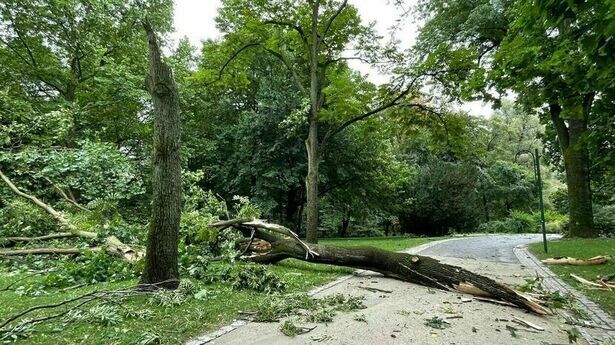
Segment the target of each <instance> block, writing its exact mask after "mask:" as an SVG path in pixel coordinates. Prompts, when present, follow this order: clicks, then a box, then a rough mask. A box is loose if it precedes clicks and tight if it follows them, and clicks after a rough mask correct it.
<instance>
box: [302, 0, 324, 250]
mask: <svg viewBox="0 0 615 345" xmlns="http://www.w3.org/2000/svg"><path fill="white" fill-rule="evenodd" d="M319 6H320V1H319V0H316V1H314V3H313V5H312V26H311V27H312V42H311V43H312V45H311V49H310V102H311V109H310V115H309V125H310V129H309V133H308V138H307V140H306V142H305V146H306V149H307V156H308V173H307V176H306V178H305V190H306V193H307V203H306V212H307V224H306V240H307V241H308V242H310V243H317V242H318V165H319V164H320V157H319V149H318V144H319V143H318V120H319V117H320V95H321V89H320V88H321V83H320V79H319V76H318V53H319V49H320V36H319V35H318V13H319Z"/></svg>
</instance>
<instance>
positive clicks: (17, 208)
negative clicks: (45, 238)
mask: <svg viewBox="0 0 615 345" xmlns="http://www.w3.org/2000/svg"><path fill="white" fill-rule="evenodd" d="M0 219H1V221H0V237H12V236H39V235H46V234H49V233H52V232H55V231H56V229H57V222H56V220H55V219H53V218H52V217H51V216H50V215H49V214H48V213H46V212H45V211H43V210H42V209H41V208H40V207H38V206H36V205H34V204H32V203H31V202H27V201H23V200H19V199H14V200H12V201H11V202H10V203H9V204H8V205H6V206H5V207H3V208H0Z"/></svg>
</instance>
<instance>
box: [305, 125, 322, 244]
mask: <svg viewBox="0 0 615 345" xmlns="http://www.w3.org/2000/svg"><path fill="white" fill-rule="evenodd" d="M306 149H307V154H308V173H307V177H306V179H305V190H306V193H307V203H306V212H307V225H306V239H307V241H308V242H310V243H317V242H318V165H319V161H318V123H317V122H316V121H313V122H312V123H311V124H310V133H309V136H308V140H307V141H306Z"/></svg>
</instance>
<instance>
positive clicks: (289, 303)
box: [255, 293, 316, 322]
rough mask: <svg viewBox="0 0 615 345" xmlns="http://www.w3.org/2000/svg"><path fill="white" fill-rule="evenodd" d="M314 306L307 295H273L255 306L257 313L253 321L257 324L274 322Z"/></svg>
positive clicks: (313, 302)
mask: <svg viewBox="0 0 615 345" xmlns="http://www.w3.org/2000/svg"><path fill="white" fill-rule="evenodd" d="M315 306H316V302H315V301H314V300H313V299H312V298H310V297H309V296H308V295H307V294H302V293H300V294H286V295H282V294H273V295H270V297H269V298H267V299H265V300H263V301H262V302H261V303H260V304H259V305H258V306H257V311H258V313H257V314H256V318H255V320H256V321H258V322H275V321H277V320H279V319H280V318H282V317H286V316H290V315H292V314H293V313H295V312H296V311H298V310H300V309H303V310H310V309H313V308H314V307H315Z"/></svg>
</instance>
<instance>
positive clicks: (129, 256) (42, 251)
mask: <svg viewBox="0 0 615 345" xmlns="http://www.w3.org/2000/svg"><path fill="white" fill-rule="evenodd" d="M0 178H1V179H2V180H3V181H4V183H6V185H7V186H8V187H9V189H10V190H11V191H12V192H13V193H15V194H17V195H18V196H20V197H22V198H24V199H26V200H28V201H30V202H31V203H33V204H35V205H36V206H38V207H39V208H41V209H42V210H44V211H45V212H47V213H48V214H50V215H51V216H52V217H53V218H54V219H55V220H56V221H57V222H58V223H59V224H60V227H61V228H62V230H65V232H61V233H54V234H48V235H44V236H38V237H7V238H4V239H2V240H4V241H5V242H7V243H8V244H15V243H17V242H20V243H23V242H35V241H49V240H55V239H60V238H71V237H80V238H83V239H85V240H88V241H98V240H100V241H101V242H102V243H103V248H105V250H106V251H107V252H108V253H109V254H110V255H113V256H116V257H119V258H121V259H123V260H126V261H128V262H130V263H136V262H137V261H138V260H139V259H140V258H141V257H143V253H142V252H140V251H137V250H135V249H133V248H132V247H130V246H128V245H126V244H124V243H123V242H122V241H120V240H119V239H118V238H117V237H115V236H107V237H105V238H99V236H98V234H97V233H95V232H91V231H83V230H80V229H78V228H77V227H76V226H75V225H74V224H72V223H71V222H70V221H69V220H68V219H67V218H66V217H65V216H64V214H63V213H62V212H60V211H58V210H56V209H54V208H53V207H51V205H48V204H46V203H44V202H43V201H41V200H40V199H38V198H37V197H35V196H33V195H30V194H27V193H25V192H23V191H22V190H20V189H19V188H17V186H15V184H14V183H13V182H12V181H11V180H10V179H9V178H8V177H7V176H6V175H4V173H2V171H0ZM87 250H90V251H100V250H101V248H99V247H93V248H88V249H81V248H48V247H47V248H28V249H5V250H0V257H2V256H22V255H52V254H65V255H66V254H72V255H75V254H82V253H84V252H85V251H87Z"/></svg>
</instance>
